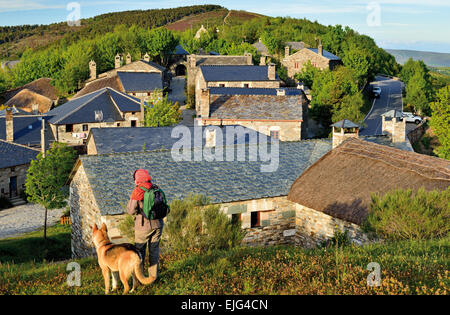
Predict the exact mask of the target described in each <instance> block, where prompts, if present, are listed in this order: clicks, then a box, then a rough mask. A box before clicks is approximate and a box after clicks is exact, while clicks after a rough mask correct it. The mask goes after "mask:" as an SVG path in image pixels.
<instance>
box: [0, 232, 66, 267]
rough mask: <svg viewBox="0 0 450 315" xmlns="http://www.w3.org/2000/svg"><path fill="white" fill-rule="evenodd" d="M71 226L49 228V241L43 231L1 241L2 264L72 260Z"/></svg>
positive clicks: (0, 259) (0, 255)
mask: <svg viewBox="0 0 450 315" xmlns="http://www.w3.org/2000/svg"><path fill="white" fill-rule="evenodd" d="M70 257H71V248H70V226H68V225H59V224H57V225H55V226H51V227H47V239H46V240H44V236H43V229H41V230H39V231H36V232H32V233H27V234H25V235H23V236H18V237H12V238H7V239H2V240H0V262H1V263H7V262H9V263H25V262H31V261H34V262H42V261H44V260H45V261H58V260H64V259H70Z"/></svg>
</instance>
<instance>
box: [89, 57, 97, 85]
mask: <svg viewBox="0 0 450 315" xmlns="http://www.w3.org/2000/svg"><path fill="white" fill-rule="evenodd" d="M89 72H90V78H89V80H95V79H97V64H96V63H95V61H94V60H91V62H89Z"/></svg>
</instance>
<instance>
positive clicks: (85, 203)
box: [69, 165, 101, 258]
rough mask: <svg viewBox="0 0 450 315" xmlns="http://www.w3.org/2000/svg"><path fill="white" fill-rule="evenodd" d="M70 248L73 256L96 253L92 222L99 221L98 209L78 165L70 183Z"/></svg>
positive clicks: (80, 256)
mask: <svg viewBox="0 0 450 315" xmlns="http://www.w3.org/2000/svg"><path fill="white" fill-rule="evenodd" d="M69 206H70V220H71V222H72V225H71V240H72V242H71V248H72V257H73V258H83V257H89V256H92V255H95V254H96V251H95V246H94V243H93V242H92V228H93V226H94V223H97V225H99V224H100V223H101V218H100V211H99V208H98V205H97V202H96V201H95V198H94V194H93V193H92V190H91V187H90V185H89V181H88V179H87V177H86V174H85V172H84V169H83V165H81V166H80V168H79V169H78V171H77V172H76V174H75V176H74V178H73V179H72V182H71V183H70V197H69Z"/></svg>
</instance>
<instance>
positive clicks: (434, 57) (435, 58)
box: [386, 49, 450, 67]
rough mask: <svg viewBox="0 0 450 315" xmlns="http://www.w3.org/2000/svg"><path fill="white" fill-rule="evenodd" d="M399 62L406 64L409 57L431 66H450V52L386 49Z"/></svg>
mask: <svg viewBox="0 0 450 315" xmlns="http://www.w3.org/2000/svg"><path fill="white" fill-rule="evenodd" d="M386 51H387V52H388V53H390V54H391V55H393V56H394V57H395V60H397V62H398V63H400V64H404V63H405V62H406V61H407V60H408V59H409V58H412V59H413V60H415V61H417V60H419V59H420V60H422V61H423V62H425V64H426V65H427V66H429V67H450V54H448V53H437V52H430V51H419V50H397V49H386Z"/></svg>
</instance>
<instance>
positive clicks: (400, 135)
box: [381, 110, 406, 143]
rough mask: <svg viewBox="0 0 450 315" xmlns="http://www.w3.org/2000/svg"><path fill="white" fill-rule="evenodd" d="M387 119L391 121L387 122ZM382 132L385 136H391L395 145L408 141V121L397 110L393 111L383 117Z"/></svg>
mask: <svg viewBox="0 0 450 315" xmlns="http://www.w3.org/2000/svg"><path fill="white" fill-rule="evenodd" d="M386 117H387V118H390V120H386ZM381 130H382V133H383V134H387V135H390V136H391V138H392V142H393V143H401V142H405V141H406V120H405V119H403V118H402V114H401V112H399V111H397V110H391V111H388V112H386V113H384V114H382V115H381Z"/></svg>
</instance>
